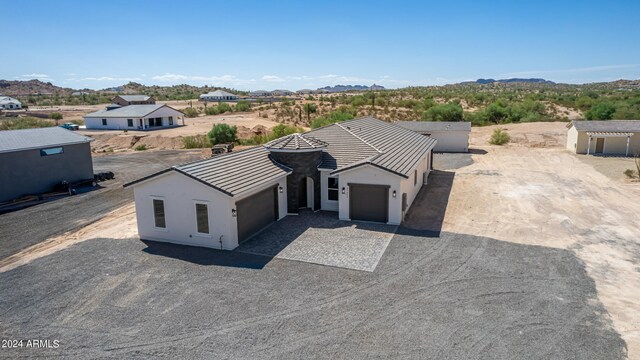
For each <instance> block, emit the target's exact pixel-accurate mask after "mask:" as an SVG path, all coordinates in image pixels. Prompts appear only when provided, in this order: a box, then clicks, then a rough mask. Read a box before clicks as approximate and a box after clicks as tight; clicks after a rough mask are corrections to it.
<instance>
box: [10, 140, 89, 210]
mask: <svg viewBox="0 0 640 360" xmlns="http://www.w3.org/2000/svg"><path fill="white" fill-rule="evenodd" d="M62 147H63V149H64V153H62V154H57V155H49V156H41V155H40V149H34V150H24V151H16V152H8V153H2V154H0V201H7V200H12V199H16V198H19V197H21V196H24V195H31V194H40V193H44V192H48V191H51V190H52V189H53V187H54V186H55V185H56V184H58V183H59V182H61V181H63V180H66V181H69V182H73V181H78V180H84V179H91V178H93V162H92V160H91V147H90V144H89V143H84V144H75V145H65V146H62Z"/></svg>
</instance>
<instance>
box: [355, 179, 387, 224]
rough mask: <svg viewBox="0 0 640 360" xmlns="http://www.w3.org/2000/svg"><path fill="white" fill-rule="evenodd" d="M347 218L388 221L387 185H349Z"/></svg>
mask: <svg viewBox="0 0 640 360" xmlns="http://www.w3.org/2000/svg"><path fill="white" fill-rule="evenodd" d="M349 218H351V220H362V221H375V222H381V223H386V222H388V221H389V186H386V185H362V184H350V185H349Z"/></svg>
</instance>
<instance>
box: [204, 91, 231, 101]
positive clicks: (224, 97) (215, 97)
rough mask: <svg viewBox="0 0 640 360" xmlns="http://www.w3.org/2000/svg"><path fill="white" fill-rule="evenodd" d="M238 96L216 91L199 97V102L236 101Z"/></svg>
mask: <svg viewBox="0 0 640 360" xmlns="http://www.w3.org/2000/svg"><path fill="white" fill-rule="evenodd" d="M236 100H238V95H235V94H232V93H229V92H226V91H223V90H216V91H212V92H208V93H206V94H202V95H200V101H236Z"/></svg>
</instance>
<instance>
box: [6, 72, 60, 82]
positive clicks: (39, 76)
mask: <svg viewBox="0 0 640 360" xmlns="http://www.w3.org/2000/svg"><path fill="white" fill-rule="evenodd" d="M15 79H18V80H32V79H38V80H44V81H51V80H53V79H51V76H49V75H47V74H37V73H33V74H24V75H20V76H16V77H15Z"/></svg>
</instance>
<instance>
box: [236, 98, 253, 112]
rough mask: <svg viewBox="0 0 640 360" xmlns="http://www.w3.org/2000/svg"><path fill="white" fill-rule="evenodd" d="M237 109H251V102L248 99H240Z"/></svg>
mask: <svg viewBox="0 0 640 360" xmlns="http://www.w3.org/2000/svg"><path fill="white" fill-rule="evenodd" d="M235 111H251V103H250V102H248V101H247V100H240V101H238V103H237V104H236V108H235Z"/></svg>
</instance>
